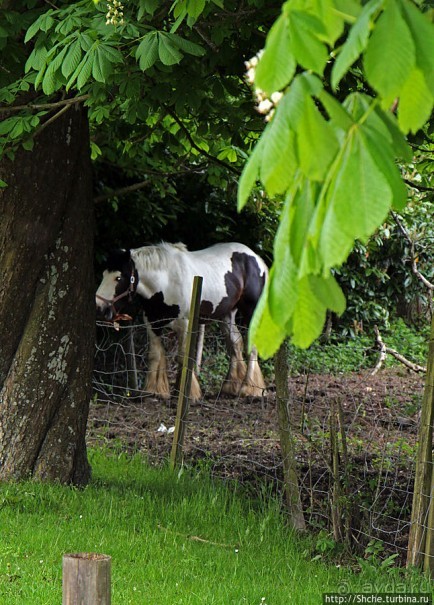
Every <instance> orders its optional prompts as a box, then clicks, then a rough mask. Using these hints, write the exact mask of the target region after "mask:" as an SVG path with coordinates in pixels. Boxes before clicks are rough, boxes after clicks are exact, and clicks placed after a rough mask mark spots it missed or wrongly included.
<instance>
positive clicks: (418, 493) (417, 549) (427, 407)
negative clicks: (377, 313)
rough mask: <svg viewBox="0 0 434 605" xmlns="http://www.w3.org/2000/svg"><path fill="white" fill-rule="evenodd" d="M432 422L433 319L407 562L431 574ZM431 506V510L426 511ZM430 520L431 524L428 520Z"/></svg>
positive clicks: (433, 566) (433, 563) (433, 543)
mask: <svg viewBox="0 0 434 605" xmlns="http://www.w3.org/2000/svg"><path fill="white" fill-rule="evenodd" d="M433 422H434V318H433V321H432V323H431V334H430V341H429V350H428V362H427V374H426V378H425V389H424V394H423V400H422V411H421V419H420V428H419V439H418V450H417V460H416V474H415V478H414V491H413V506H412V510H411V525H410V536H409V540H408V553H407V565H408V566H411V565H416V566H418V567H420V566H422V564H424V568H425V571H429V572H430V573H431V575H434V558H433V556H432V554H433V553H432V552H428V551H431V549H433V546H434V539H433V533H434V527H433V526H432V522H433V520H434V514H433V512H432V509H433V507H434V502H433V498H434V494H433V489H434V482H433V481H434V480H433V476H434V475H433V457H432V448H433ZM430 508H431V512H430ZM430 521H431V526H429V522H430Z"/></svg>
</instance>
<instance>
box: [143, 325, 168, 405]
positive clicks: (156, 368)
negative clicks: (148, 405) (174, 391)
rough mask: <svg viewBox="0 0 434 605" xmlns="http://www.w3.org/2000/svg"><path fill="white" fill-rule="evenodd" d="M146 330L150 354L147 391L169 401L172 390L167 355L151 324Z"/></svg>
mask: <svg viewBox="0 0 434 605" xmlns="http://www.w3.org/2000/svg"><path fill="white" fill-rule="evenodd" d="M146 329H147V332H148V346H149V352H148V372H147V376H146V386H145V391H146V392H148V393H153V394H154V395H158V396H159V397H162V398H163V399H169V398H170V389H169V379H168V378H167V360H166V353H165V351H164V348H163V344H162V342H161V338H160V337H159V336H158V335H157V334H156V333H155V332H154V330H153V329H152V327H151V326H150V324H149V323H147V324H146Z"/></svg>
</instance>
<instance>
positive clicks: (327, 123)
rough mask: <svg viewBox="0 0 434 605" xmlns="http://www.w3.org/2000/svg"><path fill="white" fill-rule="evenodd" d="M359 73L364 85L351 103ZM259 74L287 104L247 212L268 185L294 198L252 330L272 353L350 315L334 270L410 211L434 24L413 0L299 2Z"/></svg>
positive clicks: (254, 162)
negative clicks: (351, 77) (396, 214)
mask: <svg viewBox="0 0 434 605" xmlns="http://www.w3.org/2000/svg"><path fill="white" fill-rule="evenodd" d="M343 35H344V36H345V37H344V41H343V43H342V39H343V38H342V36H343ZM356 69H357V70H359V71H360V70H362V72H363V75H364V79H365V82H366V87H365V90H364V91H352V92H350V93H349V94H347V95H346V97H345V98H342V90H341V87H342V84H343V79H344V78H345V76H346V75H347V74H348V72H351V71H352V70H356ZM253 78H254V83H255V86H256V88H257V89H259V93H258V90H257V94H259V95H260V96H261V98H264V96H268V97H269V98H271V100H272V101H273V99H276V102H275V103H274V105H275V107H273V109H272V112H271V114H270V115H269V116H268V119H269V122H268V124H267V126H266V128H265V130H264V132H263V134H262V136H261V138H260V140H259V141H258V143H257V145H256V146H255V148H254V150H253V152H252V154H251V156H250V158H249V160H248V162H247V163H246V166H245V168H244V171H243V174H242V176H241V179H240V183H239V190H238V207H239V209H241V208H243V207H244V206H245V204H246V203H247V201H248V198H249V195H250V192H251V191H252V188H253V187H254V185H255V183H256V181H257V180H260V182H261V183H262V185H263V187H264V188H265V190H266V192H267V193H268V195H270V196H275V195H282V196H284V199H285V205H284V209H283V212H282V216H281V221H280V225H279V228H278V231H277V235H276V238H275V243H274V263H273V266H272V268H271V271H270V280H269V282H268V286H267V288H266V291H265V292H264V295H263V297H262V299H261V301H260V304H259V305H258V308H257V310H256V313H255V316H254V319H253V322H252V327H251V332H250V340H251V344H256V345H257V347H258V349H259V352H260V354H261V355H263V356H264V357H268V356H270V355H272V354H273V353H274V352H275V351H276V350H277V348H278V347H279V345H280V343H281V342H282V341H283V340H284V338H285V337H286V336H287V335H289V336H291V337H292V339H293V342H294V343H295V344H297V345H299V346H301V347H308V346H309V345H310V344H311V343H312V342H313V340H314V339H315V338H317V337H318V336H319V335H320V333H321V330H322V328H323V325H324V321H325V316H326V311H327V309H330V310H332V311H334V312H336V313H338V314H342V313H343V311H344V310H345V298H344V295H343V293H342V291H341V289H340V287H339V286H338V284H337V282H336V279H335V277H334V274H333V270H334V269H336V268H337V267H340V266H341V265H342V263H343V262H344V261H345V260H346V259H347V257H348V255H349V253H350V251H351V250H352V248H353V246H354V243H355V241H356V240H359V241H360V242H366V241H367V240H368V238H369V236H370V235H371V234H372V233H373V232H374V231H375V229H376V228H377V227H378V226H379V225H381V224H382V222H383V221H384V220H385V218H386V216H387V214H388V212H389V210H390V209H391V208H393V209H396V210H401V209H402V208H403V207H404V206H405V204H406V199H407V191H406V187H405V185H404V182H403V180H402V178H401V174H400V171H399V168H398V166H397V164H396V160H403V161H407V162H408V161H410V160H411V157H412V153H411V150H410V147H409V145H408V143H407V141H406V135H407V134H408V133H414V132H416V131H417V130H418V129H420V128H422V127H423V126H424V124H425V122H426V121H427V120H428V118H429V116H430V114H431V112H432V108H433V102H434V27H433V25H432V23H430V22H429V21H428V19H427V18H426V17H425V15H423V14H422V13H421V12H420V10H419V9H418V8H417V7H416V6H415V5H414V4H413V3H412V2H411V1H410V0H369V1H368V2H367V3H363V2H361V1H358V0H351V1H343V0H342V1H341V0H314V1H309V2H308V1H307V0H288V1H287V2H285V3H284V4H283V7H282V11H281V14H280V16H279V17H278V19H277V21H276V22H275V23H274V25H273V27H272V28H271V30H270V33H269V34H268V37H267V40H266V44H265V50H264V52H263V54H262V55H261V56H260V59H259V63H258V65H257V68H256V71H255V73H254V74H253V75H252V76H251V79H253ZM276 92H283V93H284V94H283V97H281V95H277V97H276ZM391 109H392V110H393V111H391ZM395 113H396V115H395Z"/></svg>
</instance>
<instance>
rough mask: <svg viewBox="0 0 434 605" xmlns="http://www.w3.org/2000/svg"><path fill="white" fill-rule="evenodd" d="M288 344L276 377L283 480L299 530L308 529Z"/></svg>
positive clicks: (282, 350) (278, 362) (278, 358)
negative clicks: (291, 402) (294, 427)
mask: <svg viewBox="0 0 434 605" xmlns="http://www.w3.org/2000/svg"><path fill="white" fill-rule="evenodd" d="M288 355H289V352H288V343H287V342H286V341H285V342H284V343H283V344H282V345H281V347H280V349H279V350H278V351H277V353H276V356H275V358H274V370H275V375H276V399H277V412H278V416H279V432H280V449H281V451H282V461H283V480H284V489H285V495H286V502H287V504H288V509H289V517H290V522H291V526H292V527H293V528H294V529H297V530H304V529H306V523H305V520H304V516H303V507H302V505H301V498H300V489H299V485H298V477H297V469H296V464H295V441H294V435H293V432H292V429H291V420H290V417H289V411H288V407H289V385H288V379H289V361H288Z"/></svg>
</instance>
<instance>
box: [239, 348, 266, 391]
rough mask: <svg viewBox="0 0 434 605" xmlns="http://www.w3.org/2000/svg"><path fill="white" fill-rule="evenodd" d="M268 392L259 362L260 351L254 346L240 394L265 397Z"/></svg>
mask: <svg viewBox="0 0 434 605" xmlns="http://www.w3.org/2000/svg"><path fill="white" fill-rule="evenodd" d="M265 394H266V387H265V380H264V377H263V376H262V372H261V368H260V367H259V363H258V351H257V350H256V347H253V348H252V350H251V351H250V354H249V356H248V362H247V372H246V378H245V380H244V383H243V385H242V387H241V389H240V395H243V396H244V397H263V396H264V395H265Z"/></svg>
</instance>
